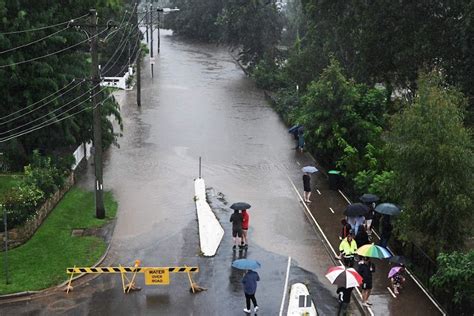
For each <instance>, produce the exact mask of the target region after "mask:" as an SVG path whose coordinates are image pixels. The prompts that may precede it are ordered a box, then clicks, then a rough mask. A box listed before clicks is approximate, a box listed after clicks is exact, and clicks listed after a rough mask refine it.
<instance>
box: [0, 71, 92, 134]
mask: <svg viewBox="0 0 474 316" xmlns="http://www.w3.org/2000/svg"><path fill="white" fill-rule="evenodd" d="M83 82H84V80H81V81H79V83H78V84H76V85H75V86H73V87H72V88H70V89H69V90H68V91H66V92H63V93H61V94H60V95H58V96H57V97H55V98H54V99H51V100H49V101H48V102H46V103H43V104H41V105H40V106H38V107H37V108H34V109H32V110H30V111H28V112H26V113H23V114H21V115H19V116H16V117H14V118H12V119H9V120H8V121H6V122H2V123H0V126H2V125H5V124H7V123H10V122H13V121H16V120H18V119H19V118H21V117H23V116H25V115H28V114H30V113H32V112H34V111H37V110H39V109H41V108H43V107H45V106H46V105H48V104H50V103H51V102H53V101H55V100H57V99H59V98H60V97H62V96H63V95H65V94H67V93H69V91H71V90H73V89H75V88H76V87H78V86H79V85H81V84H82V83H83ZM0 135H1V133H0Z"/></svg>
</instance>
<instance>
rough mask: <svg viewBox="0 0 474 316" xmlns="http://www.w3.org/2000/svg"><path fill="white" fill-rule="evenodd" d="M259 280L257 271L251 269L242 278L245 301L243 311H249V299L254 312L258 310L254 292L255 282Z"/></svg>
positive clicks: (255, 288)
mask: <svg viewBox="0 0 474 316" xmlns="http://www.w3.org/2000/svg"><path fill="white" fill-rule="evenodd" d="M258 281H260V276H259V275H258V273H257V272H255V271H253V270H248V271H247V273H246V274H245V275H244V278H243V279H242V284H243V285H244V294H245V303H246V307H245V308H244V312H246V313H250V312H251V310H250V301H252V303H253V307H254V309H253V310H254V312H255V313H257V312H258V304H257V299H256V298H255V292H256V291H257V282H258Z"/></svg>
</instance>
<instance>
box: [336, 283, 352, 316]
mask: <svg viewBox="0 0 474 316" xmlns="http://www.w3.org/2000/svg"><path fill="white" fill-rule="evenodd" d="M353 289H354V288H353V287H350V288H346V287H343V286H341V287H339V288H337V290H336V293H337V299H338V301H339V309H338V311H337V316H346V315H347V307H348V306H349V303H350V302H351V293H352V290H353Z"/></svg>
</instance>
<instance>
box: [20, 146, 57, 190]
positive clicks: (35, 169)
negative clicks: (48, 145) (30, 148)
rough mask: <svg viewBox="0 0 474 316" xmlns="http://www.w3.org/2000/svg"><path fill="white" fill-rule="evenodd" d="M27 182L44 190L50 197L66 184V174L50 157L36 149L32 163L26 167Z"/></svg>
mask: <svg viewBox="0 0 474 316" xmlns="http://www.w3.org/2000/svg"><path fill="white" fill-rule="evenodd" d="M25 183H26V184H28V185H34V186H36V187H37V188H38V189H40V190H41V191H43V192H44V194H45V197H50V196H51V195H53V194H54V193H55V192H56V191H57V190H58V189H59V188H60V187H61V186H62V185H63V184H64V176H63V174H61V171H60V170H59V169H58V168H56V167H55V166H54V165H53V163H52V162H51V158H50V157H44V156H41V155H40V154H39V153H38V151H34V152H33V158H32V161H31V164H29V165H28V166H26V167H25Z"/></svg>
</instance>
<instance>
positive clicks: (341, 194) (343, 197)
mask: <svg viewBox="0 0 474 316" xmlns="http://www.w3.org/2000/svg"><path fill="white" fill-rule="evenodd" d="M337 191H339V193H340V194H341V195H342V197H343V198H344V199H346V201H347V203H349V204H352V203H351V201H349V199H348V198H347V197H346V196H345V195H344V193H342V192H341V190H337Z"/></svg>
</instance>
